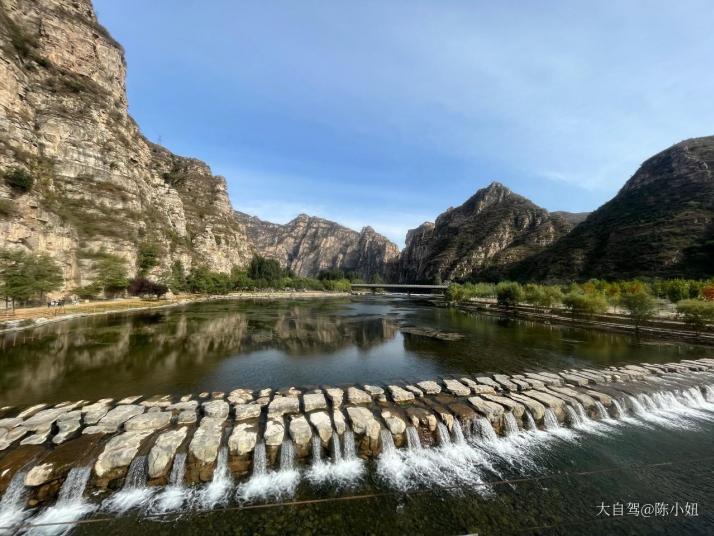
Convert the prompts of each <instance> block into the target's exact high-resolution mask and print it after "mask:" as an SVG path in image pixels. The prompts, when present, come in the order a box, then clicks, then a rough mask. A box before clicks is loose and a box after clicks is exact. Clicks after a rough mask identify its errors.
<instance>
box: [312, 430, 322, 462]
mask: <svg viewBox="0 0 714 536" xmlns="http://www.w3.org/2000/svg"><path fill="white" fill-rule="evenodd" d="M311 444H312V465H317V464H319V463H322V444H321V443H320V436H317V435H314V436H312V440H311Z"/></svg>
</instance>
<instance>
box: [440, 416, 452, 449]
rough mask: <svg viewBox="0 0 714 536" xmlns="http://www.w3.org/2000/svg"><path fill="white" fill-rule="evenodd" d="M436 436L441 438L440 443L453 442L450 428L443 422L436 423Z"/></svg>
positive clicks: (447, 443)
mask: <svg viewBox="0 0 714 536" xmlns="http://www.w3.org/2000/svg"><path fill="white" fill-rule="evenodd" d="M436 436H437V437H438V439H439V445H449V444H450V443H451V436H449V429H448V428H447V427H446V425H445V424H444V423H443V422H440V423H437V424H436Z"/></svg>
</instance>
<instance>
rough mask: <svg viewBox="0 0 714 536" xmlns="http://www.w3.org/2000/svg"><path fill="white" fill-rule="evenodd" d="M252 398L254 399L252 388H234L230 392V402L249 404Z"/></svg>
mask: <svg viewBox="0 0 714 536" xmlns="http://www.w3.org/2000/svg"><path fill="white" fill-rule="evenodd" d="M267 396H270V394H268V395H267ZM251 400H253V391H251V390H250V389H234V390H233V391H231V392H230V393H229V394H228V402H230V403H231V404H236V405H240V404H247V403H248V402H250V401H251Z"/></svg>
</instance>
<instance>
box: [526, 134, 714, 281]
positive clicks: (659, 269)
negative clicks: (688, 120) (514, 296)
mask: <svg viewBox="0 0 714 536" xmlns="http://www.w3.org/2000/svg"><path fill="white" fill-rule="evenodd" d="M713 173H714V136H708V137H702V138H694V139H689V140H685V141H682V142H680V143H677V144H675V145H673V146H672V147H670V148H668V149H666V150H664V151H662V152H660V153H658V154H656V155H654V156H653V157H651V158H649V159H648V160H646V161H645V162H644V163H643V164H642V165H641V166H640V168H639V169H638V170H637V172H636V173H635V174H634V175H633V176H632V178H631V179H630V180H629V181H627V183H625V185H624V186H623V187H622V189H621V190H620V191H619V192H618V194H617V195H616V196H615V197H614V198H613V199H612V200H610V201H608V202H607V203H605V204H604V205H603V206H602V207H600V208H599V209H597V210H596V211H595V212H593V213H591V214H590V215H589V216H588V217H587V219H585V221H583V222H582V223H580V224H579V225H577V226H576V227H575V228H574V229H573V231H572V232H571V233H570V234H568V235H567V236H564V237H563V238H561V239H560V240H559V241H558V242H556V243H554V244H553V245H552V246H551V247H550V248H548V249H547V250H545V251H543V252H542V253H540V254H538V255H536V256H534V257H533V258H530V259H526V260H524V261H523V262H522V263H521V264H520V265H518V266H517V267H515V268H514V270H513V271H512V275H513V276H515V277H518V278H520V279H552V280H563V279H585V278H589V277H607V278H630V277H642V276H651V277H694V278H697V277H711V276H712V275H713V274H714V174H713Z"/></svg>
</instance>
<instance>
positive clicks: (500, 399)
mask: <svg viewBox="0 0 714 536" xmlns="http://www.w3.org/2000/svg"><path fill="white" fill-rule="evenodd" d="M481 398H483V399H484V400H490V401H491V402H495V403H496V404H500V405H502V406H504V407H505V408H507V409H508V410H510V411H511V412H512V413H513V415H515V416H516V418H518V419H521V418H523V414H524V413H525V407H524V406H523V404H521V403H520V402H516V401H515V400H513V399H511V398H508V397H505V396H498V395H489V394H483V395H481Z"/></svg>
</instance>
